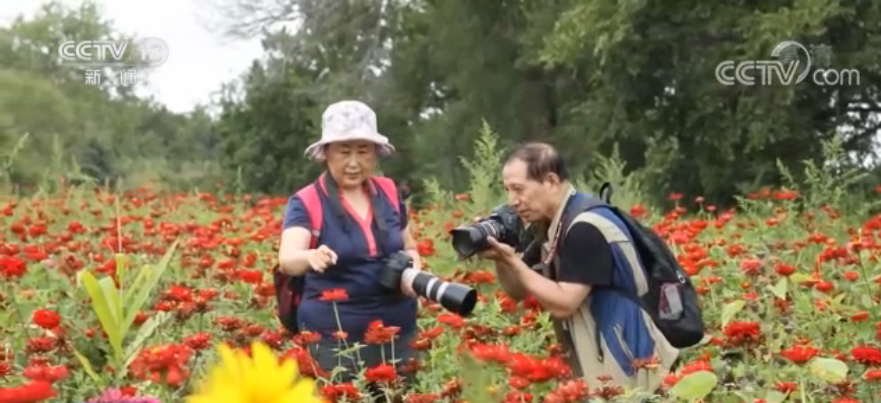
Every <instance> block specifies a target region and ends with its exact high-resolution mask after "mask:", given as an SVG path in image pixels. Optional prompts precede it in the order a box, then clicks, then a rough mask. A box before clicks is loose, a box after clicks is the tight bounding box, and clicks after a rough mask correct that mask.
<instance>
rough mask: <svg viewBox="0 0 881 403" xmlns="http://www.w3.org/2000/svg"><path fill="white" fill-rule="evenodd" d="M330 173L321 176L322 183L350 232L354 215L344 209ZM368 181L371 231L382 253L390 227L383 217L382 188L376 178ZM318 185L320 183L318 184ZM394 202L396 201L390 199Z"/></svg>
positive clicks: (366, 184)
mask: <svg viewBox="0 0 881 403" xmlns="http://www.w3.org/2000/svg"><path fill="white" fill-rule="evenodd" d="M328 176H330V175H329V174H326V173H325V174H323V175H321V177H320V178H319V180H321V181H322V182H323V183H321V184H322V185H323V186H322V187H323V188H324V189H325V191H326V192H327V194H326V195H325V196H326V197H327V199H328V202H329V204H330V206H331V208H332V209H333V212H334V214H335V215H336V216H337V218H338V219H339V221H340V223H341V224H342V226H343V231H345V232H346V233H349V231H350V228H351V225H352V224H353V223H352V222H351V220H352V219H353V218H352V217H349V215H348V214H346V212H345V210H344V209H343V206H342V204H341V203H340V196H339V190H338V189H337V186H336V183H335V182H334V181H333V179H331V178H328ZM368 181H369V182H368V183H365V185H364V186H365V188H366V189H365V190H367V196H368V198H369V199H370V209H371V210H372V214H371V215H372V216H373V223H372V225H371V231H373V239H374V240H376V250H377V252H378V254H380V255H382V253H383V251H384V250H385V242H386V236H387V232H388V229H387V228H386V225H385V221H384V220H383V217H382V206H381V203H382V200H380V197H383V196H382V189H381V187H380V185H379V184H378V183H376V181H375V179H373V178H370V179H368ZM316 185H318V184H316ZM390 202H391V203H394V201H390Z"/></svg>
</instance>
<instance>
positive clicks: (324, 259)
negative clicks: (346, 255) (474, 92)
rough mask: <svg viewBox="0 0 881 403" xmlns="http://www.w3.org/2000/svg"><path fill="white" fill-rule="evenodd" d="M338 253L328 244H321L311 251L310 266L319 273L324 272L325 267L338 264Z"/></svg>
mask: <svg viewBox="0 0 881 403" xmlns="http://www.w3.org/2000/svg"><path fill="white" fill-rule="evenodd" d="M336 261H337V254H336V252H334V251H333V250H331V249H330V248H329V247H327V246H326V245H321V246H319V247H318V248H317V249H313V250H311V251H310V253H309V258H308V262H309V267H310V268H312V270H315V271H316V272H318V273H324V269H327V268H328V267H329V266H332V265H334V264H336Z"/></svg>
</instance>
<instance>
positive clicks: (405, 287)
mask: <svg viewBox="0 0 881 403" xmlns="http://www.w3.org/2000/svg"><path fill="white" fill-rule="evenodd" d="M407 254H409V255H410V257H412V258H413V267H412V269H414V270H422V258H421V257H420V256H419V253H417V252H416V251H415V250H408V251H407ZM401 293H403V294H404V295H406V296H408V297H410V298H418V297H419V296H418V295H416V291H413V286H412V284H411V283H410V282H408V281H401Z"/></svg>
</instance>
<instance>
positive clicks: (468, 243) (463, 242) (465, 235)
mask: <svg viewBox="0 0 881 403" xmlns="http://www.w3.org/2000/svg"><path fill="white" fill-rule="evenodd" d="M503 230H504V228H503V227H502V226H501V225H500V224H499V223H498V222H496V221H494V220H484V221H480V222H477V223H475V224H473V225H468V226H462V227H458V228H453V230H451V231H450V235H451V236H452V242H451V243H452V246H453V250H455V251H456V253H457V254H458V255H459V256H460V257H463V258H468V257H471V256H473V255H474V254H475V253H477V252H480V251H482V250H484V249H486V248H487V247H488V244H487V238H488V237H493V238H495V239H500V238H501V237H502V231H503Z"/></svg>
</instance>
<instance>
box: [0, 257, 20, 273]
mask: <svg viewBox="0 0 881 403" xmlns="http://www.w3.org/2000/svg"><path fill="white" fill-rule="evenodd" d="M25 271H27V266H26V265H25V262H24V261H23V260H21V259H19V258H17V257H12V256H0V277H6V278H19V277H22V276H24V273H25Z"/></svg>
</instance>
